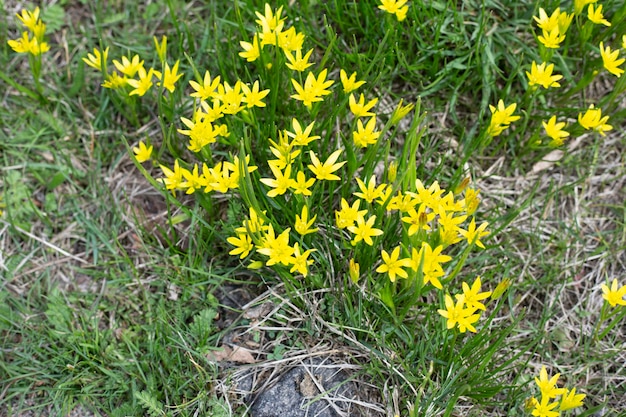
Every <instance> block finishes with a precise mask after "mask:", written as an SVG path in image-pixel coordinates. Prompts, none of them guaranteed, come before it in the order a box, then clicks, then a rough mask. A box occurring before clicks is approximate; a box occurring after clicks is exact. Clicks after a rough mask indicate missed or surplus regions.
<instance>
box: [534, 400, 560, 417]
mask: <svg viewBox="0 0 626 417" xmlns="http://www.w3.org/2000/svg"><path fill="white" fill-rule="evenodd" d="M549 401H550V398H548V397H542V398H541V402H540V403H537V404H535V409H534V410H533V412H532V415H533V416H535V417H558V416H559V414H560V413H559V412H558V411H553V409H554V408H555V407H556V406H557V405H559V403H558V402H553V403H549Z"/></svg>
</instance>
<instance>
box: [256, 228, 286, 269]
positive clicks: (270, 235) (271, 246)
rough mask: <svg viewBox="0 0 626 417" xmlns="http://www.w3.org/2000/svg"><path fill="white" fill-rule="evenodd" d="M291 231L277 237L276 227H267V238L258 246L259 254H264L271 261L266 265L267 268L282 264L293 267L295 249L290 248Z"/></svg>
mask: <svg viewBox="0 0 626 417" xmlns="http://www.w3.org/2000/svg"><path fill="white" fill-rule="evenodd" d="M290 231H291V229H289V228H287V229H285V230H284V231H283V232H282V233H281V234H280V235H278V236H276V235H275V233H274V227H273V226H272V225H271V224H270V225H269V226H268V227H267V231H266V233H265V236H264V237H263V239H262V242H261V244H260V245H257V248H258V250H257V252H259V253H260V254H263V255H265V256H267V257H269V259H268V260H267V262H266V263H265V265H267V266H272V265H276V264H278V263H281V264H283V265H285V266H286V265H291V263H292V257H291V255H293V254H294V252H295V249H294V248H293V247H291V246H289V232H290Z"/></svg>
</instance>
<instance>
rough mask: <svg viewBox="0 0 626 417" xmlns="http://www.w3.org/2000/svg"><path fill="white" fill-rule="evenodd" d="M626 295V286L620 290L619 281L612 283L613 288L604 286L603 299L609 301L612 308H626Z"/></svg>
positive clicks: (615, 280)
mask: <svg viewBox="0 0 626 417" xmlns="http://www.w3.org/2000/svg"><path fill="white" fill-rule="evenodd" d="M625 295H626V285H622V286H621V287H619V288H618V284H617V279H614V280H613V282H611V288H609V286H608V285H606V284H602V298H604V299H605V300H606V301H608V302H609V304H610V305H611V307H615V306H618V305H620V306H626V300H624V296H625Z"/></svg>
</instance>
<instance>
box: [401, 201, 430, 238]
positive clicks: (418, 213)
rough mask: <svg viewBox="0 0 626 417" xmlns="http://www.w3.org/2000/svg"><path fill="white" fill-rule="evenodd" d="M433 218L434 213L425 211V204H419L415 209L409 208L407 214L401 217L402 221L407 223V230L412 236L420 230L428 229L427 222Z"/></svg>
mask: <svg viewBox="0 0 626 417" xmlns="http://www.w3.org/2000/svg"><path fill="white" fill-rule="evenodd" d="M434 218H435V213H433V212H430V213H426V205H424V204H420V206H419V207H418V209H417V210H415V209H414V208H411V209H409V210H408V211H407V216H405V217H402V219H401V220H402V221H403V222H404V223H407V224H409V225H410V226H409V230H408V231H407V233H408V235H409V236H413V235H414V234H416V233H417V232H419V231H420V230H426V231H428V230H430V225H429V223H430V222H431V221H432V220H433V219H434Z"/></svg>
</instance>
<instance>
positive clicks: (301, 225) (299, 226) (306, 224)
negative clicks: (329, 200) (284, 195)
mask: <svg viewBox="0 0 626 417" xmlns="http://www.w3.org/2000/svg"><path fill="white" fill-rule="evenodd" d="M316 218H317V215H315V216H313V218H311V220H309V208H308V207H307V206H306V204H305V205H304V206H302V214H301V215H300V216H299V215H297V214H296V224H295V228H296V232H298V233H299V234H300V235H301V236H304V235H308V234H309V233H315V232H317V231H318V230H319V229H318V228H317V227H311V226H313V223H314V222H315V219H316Z"/></svg>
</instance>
